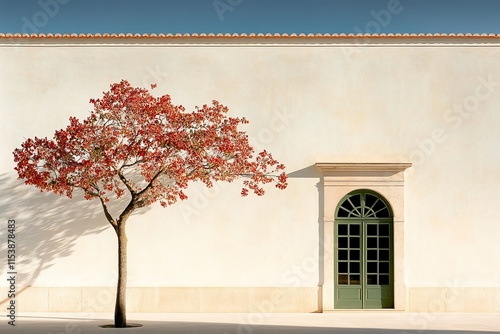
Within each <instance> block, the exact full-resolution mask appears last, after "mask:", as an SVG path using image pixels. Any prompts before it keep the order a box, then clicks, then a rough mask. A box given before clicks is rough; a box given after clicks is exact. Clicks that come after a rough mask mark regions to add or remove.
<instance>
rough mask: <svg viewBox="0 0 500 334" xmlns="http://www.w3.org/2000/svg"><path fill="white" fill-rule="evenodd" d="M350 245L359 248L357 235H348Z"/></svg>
mask: <svg viewBox="0 0 500 334" xmlns="http://www.w3.org/2000/svg"><path fill="white" fill-rule="evenodd" d="M349 240H350V241H349V242H350V245H349V247H351V248H359V237H350V238H349Z"/></svg>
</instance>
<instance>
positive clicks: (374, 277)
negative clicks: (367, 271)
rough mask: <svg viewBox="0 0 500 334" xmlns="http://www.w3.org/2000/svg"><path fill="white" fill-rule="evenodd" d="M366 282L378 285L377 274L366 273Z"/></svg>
mask: <svg viewBox="0 0 500 334" xmlns="http://www.w3.org/2000/svg"><path fill="white" fill-rule="evenodd" d="M366 284H368V285H377V275H366Z"/></svg>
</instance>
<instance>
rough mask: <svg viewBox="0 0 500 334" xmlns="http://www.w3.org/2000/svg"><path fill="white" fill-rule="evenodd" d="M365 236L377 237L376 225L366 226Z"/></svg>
mask: <svg viewBox="0 0 500 334" xmlns="http://www.w3.org/2000/svg"><path fill="white" fill-rule="evenodd" d="M366 234H367V235H377V225H375V224H368V225H367V226H366Z"/></svg>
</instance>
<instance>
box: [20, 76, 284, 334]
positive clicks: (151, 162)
mask: <svg viewBox="0 0 500 334" xmlns="http://www.w3.org/2000/svg"><path fill="white" fill-rule="evenodd" d="M151 87H152V88H155V85H152V86H151ZM90 103H92V104H93V106H94V108H93V111H91V113H90V116H89V117H88V118H87V119H85V120H83V121H79V120H78V119H77V118H75V117H70V124H69V125H68V126H67V128H66V129H63V130H59V131H56V132H55V134H54V138H53V139H47V138H37V137H35V139H28V140H26V141H25V142H24V143H23V144H22V145H21V148H17V149H16V150H15V151H14V160H15V162H16V163H17V167H16V168H15V169H16V171H17V172H18V175H19V178H20V179H24V180H25V183H26V184H28V185H34V186H35V187H37V188H39V189H40V190H41V191H50V192H54V193H56V194H59V195H65V196H68V197H70V198H71V197H72V195H73V193H74V191H75V190H76V189H80V190H82V191H83V194H84V197H85V198H86V199H88V200H90V199H97V200H99V201H100V203H101V204H102V208H103V211H104V215H105V216H106V219H107V220H108V222H109V223H110V224H111V226H112V227H113V229H114V230H115V232H116V235H117V237H118V284H117V296H116V305H115V316H114V318H115V319H114V326H115V327H126V326H127V322H126V281H127V236H126V233H125V224H126V222H127V219H128V218H129V217H130V215H131V214H132V213H133V212H134V211H135V210H137V209H140V208H142V207H145V206H148V205H151V204H153V203H155V202H159V203H160V204H161V205H162V206H168V205H172V204H174V203H175V202H176V201H177V200H184V199H186V198H187V196H186V195H185V194H184V192H183V190H184V189H186V188H187V187H188V182H189V181H201V182H203V183H204V184H205V185H206V186H207V187H211V186H212V185H213V183H214V182H217V181H227V182H232V181H233V180H235V179H238V178H243V179H244V180H243V189H242V191H241V195H242V196H246V195H247V194H248V192H249V191H251V192H254V193H255V194H257V195H259V196H261V195H264V189H263V187H262V186H263V185H264V184H266V183H275V186H276V187H277V188H279V189H284V188H286V186H287V177H286V174H285V173H284V169H285V166H284V165H282V164H280V163H279V162H278V161H276V160H275V159H274V158H273V157H272V155H271V154H270V153H268V152H266V151H263V152H260V153H258V154H255V152H254V149H253V148H252V147H251V146H250V145H249V142H248V136H247V135H246V133H245V132H242V131H239V130H238V125H239V124H245V123H248V121H247V120H246V119H245V118H241V119H240V118H233V117H228V116H226V113H227V112H228V108H227V107H225V106H223V105H222V104H220V103H219V102H217V101H213V102H212V105H211V106H209V105H204V106H203V107H201V108H198V107H197V108H196V109H195V110H194V111H193V112H186V111H185V109H184V107H182V106H176V105H173V104H172V101H171V99H170V96H168V95H163V96H161V97H154V96H152V95H151V94H150V93H149V92H148V90H146V89H143V88H135V87H132V86H131V85H130V84H129V83H128V82H127V81H125V80H122V81H121V82H120V83H115V84H112V85H111V89H110V91H108V92H105V93H104V95H103V97H102V98H101V99H91V100H90ZM278 174H279V175H278ZM123 196H126V198H127V199H129V200H128V204H127V205H126V206H125V208H124V209H123V211H121V213H119V214H117V215H113V214H112V213H111V210H109V209H108V202H109V201H110V200H111V199H119V198H121V197H123Z"/></svg>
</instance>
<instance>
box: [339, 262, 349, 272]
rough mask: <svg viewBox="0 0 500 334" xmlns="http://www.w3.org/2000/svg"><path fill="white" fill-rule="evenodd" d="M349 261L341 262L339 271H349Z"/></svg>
mask: <svg viewBox="0 0 500 334" xmlns="http://www.w3.org/2000/svg"><path fill="white" fill-rule="evenodd" d="M347 272H348V270H347V262H339V273H347Z"/></svg>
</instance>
